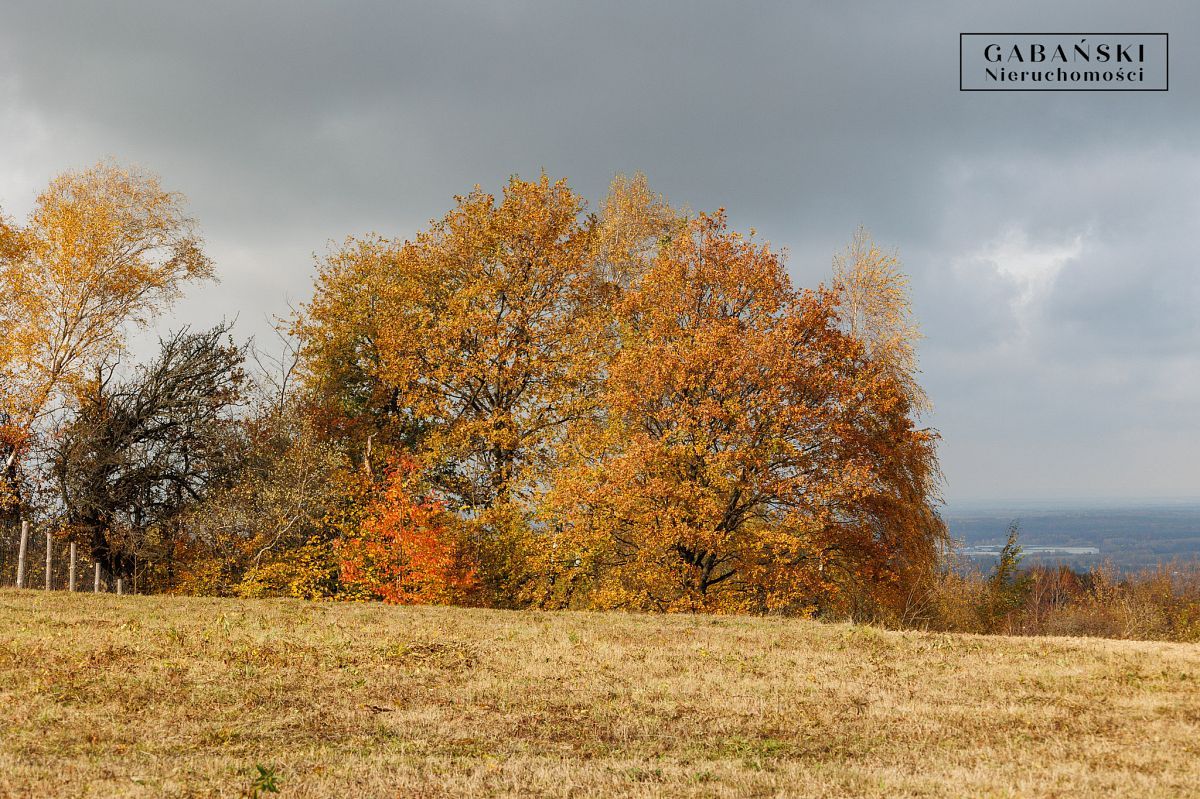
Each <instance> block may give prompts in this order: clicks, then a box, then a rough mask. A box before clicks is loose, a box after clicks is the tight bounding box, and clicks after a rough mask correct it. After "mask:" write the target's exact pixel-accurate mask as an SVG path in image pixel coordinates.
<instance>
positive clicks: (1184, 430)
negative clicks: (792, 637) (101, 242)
mask: <svg viewBox="0 0 1200 799" xmlns="http://www.w3.org/2000/svg"><path fill="white" fill-rule="evenodd" d="M1047 5H1049V4H1047V3H1045V2H1031V3H1014V2H1008V3H1003V4H999V3H987V4H983V3H965V2H950V1H949V0H947V2H944V3H920V2H906V3H895V2H876V3H866V2H860V3H824V2H822V3H818V2H809V3H804V2H791V3H768V2H756V3H740V4H735V3H731V2H722V3H699V2H657V3H656V2H646V1H645V0H643V1H642V2H637V3H628V4H619V3H613V2H607V1H606V2H599V0H596V2H592V3H588V4H583V3H567V2H543V3H533V2H529V3H524V2H507V3H499V2H498V3H482V2H480V3H470V4H467V3H463V4H453V3H437V4H435V3H428V4H403V3H398V2H382V3H353V2H338V3H334V2H330V3H327V4H323V5H316V4H302V3H298V2H281V3H277V4H268V3H244V2H233V3H217V2H204V3H188V4H183V3H163V2H156V1H154V0H145V1H144V2H125V3H93V2H86V3H84V2H81V3H78V4H72V3H58V2H22V3H17V2H10V0H0V12H2V13H0V208H3V210H4V212H5V213H6V214H7V215H9V216H15V217H17V218H18V219H20V218H21V217H23V216H24V215H25V214H26V213H27V212H28V210H29V208H30V206H31V204H32V202H33V198H34V197H35V195H36V194H37V192H38V190H39V189H40V188H42V187H43V186H45V184H46V183H47V181H48V180H49V179H50V178H51V177H52V176H53V175H54V174H56V173H57V172H60V171H62V170H64V169H66V168H72V167H83V166H87V165H90V164H92V163H94V162H96V161H97V160H99V159H102V158H105V157H113V158H116V159H118V160H120V161H126V162H134V163H137V164H140V165H142V166H144V167H146V168H148V169H150V170H152V171H154V172H157V173H158V174H160V175H161V176H162V177H163V179H164V182H165V184H166V185H167V186H168V187H169V188H172V189H178V190H180V191H182V192H184V193H185V194H186V195H187V196H188V198H189V201H190V204H189V208H190V211H191V213H192V214H193V215H194V216H195V217H196V218H197V219H198V220H199V221H200V224H201V228H202V230H203V233H204V236H205V239H206V241H207V243H208V248H209V251H210V253H211V254H212V255H213V257H214V258H215V260H216V263H217V268H218V271H219V274H220V277H221V282H220V284H218V285H213V286H207V287H200V288H197V289H194V290H193V291H191V293H190V294H189V296H188V298H187V299H186V300H185V301H184V302H182V303H181V304H180V305H179V306H178V307H177V308H176V313H175V315H174V318H173V319H168V320H164V322H163V325H164V327H165V326H169V325H178V324H183V323H194V324H212V323H213V322H215V321H216V320H218V319H219V318H220V317H222V316H226V317H231V316H234V315H236V316H237V317H238V319H239V330H240V331H241V334H242V335H246V336H248V335H256V336H258V337H259V338H260V339H261V338H264V337H265V333H266V331H267V330H268V329H269V328H268V324H267V321H266V320H267V319H268V318H269V317H270V316H271V315H273V314H284V313H286V312H287V308H288V304H289V303H292V304H296V303H299V302H302V301H304V300H305V299H306V298H307V297H308V295H309V290H310V289H309V287H310V284H311V278H312V274H313V257H314V254H319V253H322V252H325V251H326V250H327V248H328V247H329V246H330V242H336V241H340V240H341V239H343V238H344V237H346V236H347V235H351V234H362V233H367V232H371V231H376V232H379V233H382V234H386V235H389V236H398V237H407V236H411V235H412V234H413V233H414V232H415V231H416V230H417V229H419V228H420V227H422V226H423V225H424V224H425V223H426V222H427V220H429V219H430V218H432V217H436V216H441V215H442V214H443V213H444V212H445V211H446V210H448V209H449V207H450V206H451V204H452V196H453V195H454V194H456V193H463V192H465V191H467V190H469V189H470V188H471V186H472V185H474V184H476V183H479V184H481V185H482V186H483V187H484V188H485V189H489V190H497V189H498V188H499V187H500V185H501V184H502V182H503V181H504V179H505V178H506V177H507V176H508V175H510V174H512V173H519V174H522V175H526V176H535V175H536V174H538V172H539V171H540V170H542V169H545V170H546V171H547V172H548V173H549V174H550V175H552V176H555V177H558V176H565V177H567V178H569V179H570V181H571V183H572V186H573V187H574V188H576V189H577V190H578V191H580V192H581V193H582V194H584V195H585V196H586V197H589V198H591V199H592V200H593V202H594V201H596V200H598V199H599V198H601V197H602V196H603V194H604V191H605V188H606V186H607V184H608V182H609V180H610V179H611V177H612V176H613V174H614V173H617V172H631V171H634V170H641V171H643V172H645V173H646V175H647V176H648V177H649V179H650V182H651V184H652V186H653V187H654V188H656V189H657V190H658V191H661V192H663V193H665V194H666V195H667V197H668V199H669V200H670V201H671V202H673V203H677V204H681V205H683V204H686V205H687V206H689V207H691V208H693V209H696V210H709V209H715V208H717V207H722V206H723V207H725V208H727V209H729V212H730V218H731V221H732V222H733V224H734V225H735V226H737V227H740V228H743V229H744V228H748V227H750V226H754V227H756V228H757V229H758V231H759V232H760V235H762V236H764V237H766V238H767V239H769V240H770V241H771V242H772V243H773V244H775V245H778V246H780V247H786V248H787V249H788V251H789V252H790V258H789V268H790V271H791V273H792V275H793V278H794V279H795V280H796V281H797V282H799V283H801V284H804V285H815V284H816V283H817V282H819V281H821V280H823V279H825V278H826V277H827V275H828V272H829V263H830V258H831V255H832V254H833V252H834V251H835V250H837V249H839V248H841V247H842V246H843V245H844V244H845V242H846V241H847V240H848V239H849V238H850V236H851V235H852V233H853V231H854V228H855V227H856V226H857V225H859V224H864V225H866V226H867V227H868V228H869V229H870V230H871V231H872V232H873V233H874V235H875V238H876V239H877V240H878V241H879V242H881V243H883V244H885V245H887V246H890V247H895V248H898V249H899V252H900V255H901V257H902V259H903V261H904V263H905V266H906V268H907V270H908V272H909V273H910V274H911V276H912V288H913V299H914V304H915V307H916V311H917V314H918V317H919V319H920V321H921V324H922V327H923V330H924V332H925V335H926V340H925V341H924V342H923V344H922V348H921V362H922V367H923V370H924V381H925V384H926V387H927V388H928V391H929V393H930V395H931V396H932V398H933V401H934V403H935V405H936V410H935V411H934V413H933V414H932V415H931V417H930V418H929V419H928V420H927V421H928V423H930V424H932V425H933V426H935V427H937V428H938V429H940V431H941V433H942V435H943V437H944V441H943V444H942V447H941V459H942V465H943V468H944V471H945V474H946V486H945V489H946V491H945V493H946V495H947V498H948V499H949V500H951V502H952V503H954V502H961V501H967V500H998V499H1005V498H1027V499H1056V498H1059V499H1061V498H1090V497H1091V498H1100V497H1104V498H1110V499H1111V498H1135V497H1141V498H1146V497H1184V496H1187V497H1196V496H1200V457H1198V453H1200V311H1198V310H1197V307H1198V302H1200V270H1198V269H1197V263H1198V255H1197V250H1198V246H1200V245H1198V244H1197V236H1196V234H1197V232H1198V229H1200V191H1198V190H1200V91H1198V90H1197V81H1198V80H1200V74H1198V69H1197V67H1198V65H1200V51H1198V49H1197V43H1196V40H1195V36H1194V34H1195V33H1196V32H1197V31H1198V30H1200V6H1198V5H1197V4H1195V3H1189V2H1178V3H1167V2H1159V3H1147V2H1142V3H1128V2H1121V3H1117V2H1111V3H1107V4H1106V3H1100V2H1096V0H1089V1H1088V2H1078V3H1057V4H1055V8H1054V9H1049V8H1046V6H1047ZM1021 30H1026V31H1048V30H1050V31H1168V32H1170V33H1171V34H1172V44H1173V45H1174V46H1173V47H1172V49H1171V90H1170V92H1167V93H1140V92H1131V93H1104V92H1101V93H960V92H959V91H958V34H959V33H960V32H962V31H1021Z"/></svg>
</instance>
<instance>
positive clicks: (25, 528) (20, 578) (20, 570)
mask: <svg viewBox="0 0 1200 799" xmlns="http://www.w3.org/2000/svg"><path fill="white" fill-rule="evenodd" d="M28 548H29V522H26V521H22V522H21V548H20V549H18V550H17V588H24V587H25V550H26V549H28Z"/></svg>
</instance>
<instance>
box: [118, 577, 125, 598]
mask: <svg viewBox="0 0 1200 799" xmlns="http://www.w3.org/2000/svg"><path fill="white" fill-rule="evenodd" d="M123 593H125V591H124V590H122V587H121V578H120V577H118V578H117V596H120V595H121V594H123Z"/></svg>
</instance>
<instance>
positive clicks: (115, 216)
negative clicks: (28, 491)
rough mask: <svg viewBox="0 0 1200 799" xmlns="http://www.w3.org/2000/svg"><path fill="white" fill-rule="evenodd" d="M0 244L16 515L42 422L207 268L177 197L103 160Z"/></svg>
mask: <svg viewBox="0 0 1200 799" xmlns="http://www.w3.org/2000/svg"><path fill="white" fill-rule="evenodd" d="M0 241H2V242H3V243H2V244H0V324H2V325H3V327H4V336H3V340H4V344H3V345H2V347H0V424H2V425H3V430H4V433H3V435H2V436H0V482H2V483H3V484H4V486H5V491H6V492H7V496H8V498H9V499H8V509H9V512H10V513H12V512H14V510H15V509H16V506H18V505H19V504H20V498H19V496H18V495H17V487H18V485H19V479H18V478H19V470H20V461H21V459H22V457H23V455H24V454H25V453H26V452H28V450H29V448H30V447H31V446H32V445H33V443H34V438H35V436H36V433H37V432H38V428H39V424H40V423H41V422H43V420H45V419H46V418H47V417H48V416H50V415H52V414H53V413H54V412H55V411H56V410H58V409H59V408H60V407H61V404H62V402H63V401H65V399H66V398H67V397H69V396H70V394H71V391H72V388H73V386H75V385H76V384H78V383H79V381H81V380H85V379H89V378H90V377H92V376H93V372H94V370H95V369H96V368H97V367H98V366H100V365H101V364H103V363H104V362H105V361H106V360H107V359H109V358H111V357H112V356H114V355H115V354H116V353H117V352H119V351H120V349H121V348H122V346H123V345H124V342H125V336H126V333H127V330H128V328H129V327H130V326H131V325H133V326H136V325H145V324H147V323H148V322H149V321H150V320H152V319H153V318H154V317H155V316H156V315H157V314H158V313H159V312H160V311H161V310H162V309H163V308H164V307H165V306H166V305H167V304H168V303H170V302H171V301H172V300H174V299H175V298H176V297H177V296H178V295H179V293H180V288H181V286H182V285H183V284H184V283H185V282H187V281H190V280H197V279H201V278H209V277H211V276H212V265H211V263H210V261H209V259H208V258H207V257H206V256H205V255H204V253H203V251H202V249H201V242H200V239H199V237H198V235H197V234H196V230H195V225H194V222H193V220H192V219H190V218H189V217H188V216H187V215H186V214H185V213H184V211H183V198H182V197H181V196H180V195H179V194H176V193H174V192H169V191H166V190H164V189H163V188H162V187H161V186H160V184H159V180H158V178H157V177H155V176H154V175H151V174H149V173H146V172H143V171H141V170H138V169H133V168H127V167H122V166H119V165H118V164H115V163H111V162H104V163H100V164H98V165H96V166H94V167H91V168H89V169H85V170H82V171H77V172H65V173H63V174H61V175H59V176H58V177H56V178H54V180H52V181H51V182H50V185H49V186H48V187H47V188H46V190H45V191H43V192H42V193H41V194H40V195H39V196H38V198H37V201H36V204H35V206H34V209H33V211H32V213H31V214H30V217H29V219H28V221H27V222H26V223H25V224H24V225H23V226H17V227H12V226H8V225H4V226H3V230H0Z"/></svg>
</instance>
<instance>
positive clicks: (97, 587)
mask: <svg viewBox="0 0 1200 799" xmlns="http://www.w3.org/2000/svg"><path fill="white" fill-rule="evenodd" d="M92 591H93V592H95V593H97V594H98V593H100V561H96V583H95V585H93V586H92Z"/></svg>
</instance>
